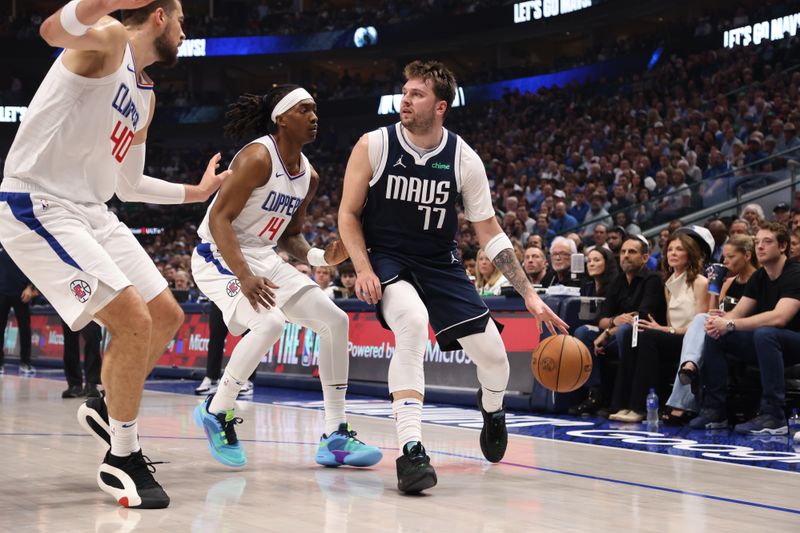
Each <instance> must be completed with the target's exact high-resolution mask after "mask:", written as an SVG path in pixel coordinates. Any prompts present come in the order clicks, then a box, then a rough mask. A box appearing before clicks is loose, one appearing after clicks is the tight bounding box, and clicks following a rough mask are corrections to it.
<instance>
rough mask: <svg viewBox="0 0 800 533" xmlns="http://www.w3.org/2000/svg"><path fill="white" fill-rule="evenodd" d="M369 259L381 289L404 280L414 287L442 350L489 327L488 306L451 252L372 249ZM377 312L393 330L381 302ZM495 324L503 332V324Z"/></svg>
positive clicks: (459, 346) (449, 348)
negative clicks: (426, 253) (434, 253)
mask: <svg viewBox="0 0 800 533" xmlns="http://www.w3.org/2000/svg"><path fill="white" fill-rule="evenodd" d="M369 260H370V263H371V264H372V269H373V271H374V272H375V275H376V276H378V279H379V280H380V282H381V289H382V290H385V289H386V287H388V286H389V285H391V284H392V283H396V282H398V281H401V280H403V281H407V282H409V283H411V285H413V286H414V288H415V289H416V290H417V293H418V294H419V296H420V298H421V299H422V303H423V304H424V305H425V307H426V308H427V310H428V316H429V318H430V323H431V327H432V328H433V331H434V333H435V334H436V340H437V341H438V342H439V347H440V348H441V349H442V350H445V351H447V350H459V349H461V345H460V344H459V343H458V339H460V338H461V337H466V336H468V335H474V334H476V333H483V332H484V331H485V330H486V324H487V323H488V321H489V319H490V318H491V315H490V313H489V308H488V307H486V304H485V303H484V302H483V299H481V297H480V296H479V295H478V291H477V290H476V289H475V285H473V284H472V282H471V281H470V280H469V278H468V277H467V273H466V271H465V270H464V265H463V264H461V262H460V261H458V260H457V259H456V258H455V256H454V254H453V253H451V252H450V251H447V252H445V253H443V254H441V255H438V256H435V257H410V256H401V255H396V254H393V253H387V252H383V251H371V252H370V253H369ZM377 315H378V320H379V321H380V323H381V325H382V326H383V327H384V328H385V329H391V328H390V327H389V326H388V325H387V324H386V321H385V319H384V317H383V310H382V308H381V303H380V302H378V306H377ZM495 323H496V324H497V328H498V330H501V331H502V329H503V326H502V324H500V323H498V322H497V321H495Z"/></svg>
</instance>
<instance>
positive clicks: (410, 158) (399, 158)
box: [361, 123, 461, 256]
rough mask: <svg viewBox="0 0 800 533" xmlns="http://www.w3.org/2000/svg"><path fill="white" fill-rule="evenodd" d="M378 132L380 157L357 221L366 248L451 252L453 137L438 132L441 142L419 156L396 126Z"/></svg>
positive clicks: (456, 184) (455, 190) (455, 178)
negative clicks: (381, 143) (360, 225)
mask: <svg viewBox="0 0 800 533" xmlns="http://www.w3.org/2000/svg"><path fill="white" fill-rule="evenodd" d="M380 132H381V135H382V136H383V146H382V149H383V150H384V151H385V154H384V153H382V154H381V161H382V163H381V166H380V167H379V168H376V169H375V175H374V176H373V178H372V180H371V181H370V188H369V192H368V193H367V203H366V205H365V206H364V210H363V212H362V220H361V222H362V225H363V228H364V239H365V241H366V245H367V248H368V249H369V250H376V251H390V252H394V253H397V254H403V255H411V256H430V255H432V254H441V253H442V252H447V251H449V250H453V249H455V245H456V243H455V235H456V231H457V230H458V216H457V212H456V199H457V196H458V195H459V192H460V183H461V181H460V176H459V175H458V172H459V171H460V169H459V165H460V161H459V148H460V146H459V145H460V143H461V141H460V139H459V137H458V135H456V134H454V133H452V132H449V131H448V130H446V129H443V132H444V133H443V137H442V142H441V144H440V145H439V146H438V147H437V148H435V149H434V150H432V151H430V152H427V153H424V154H419V153H417V152H416V151H415V149H414V147H413V146H411V144H410V143H409V142H408V141H407V140H406V139H405V137H404V136H403V133H402V128H401V126H400V124H399V123H398V124H394V125H392V126H388V127H385V128H381V130H380Z"/></svg>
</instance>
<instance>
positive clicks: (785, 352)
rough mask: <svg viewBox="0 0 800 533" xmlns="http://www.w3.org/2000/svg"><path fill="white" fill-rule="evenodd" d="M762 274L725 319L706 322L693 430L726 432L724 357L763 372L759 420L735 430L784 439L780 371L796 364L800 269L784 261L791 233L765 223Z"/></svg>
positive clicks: (759, 240) (759, 237) (759, 248)
mask: <svg viewBox="0 0 800 533" xmlns="http://www.w3.org/2000/svg"><path fill="white" fill-rule="evenodd" d="M755 245H756V257H757V258H758V261H759V263H761V265H762V266H761V268H760V269H758V270H757V271H756V272H755V274H753V275H752V277H751V278H750V280H749V281H748V282H747V286H746V287H745V291H744V296H742V298H741V299H740V300H739V303H738V304H737V305H736V307H735V308H734V309H733V311H731V312H729V313H725V314H724V315H722V316H712V317H709V318H708V320H706V324H705V330H706V340H705V346H704V347H703V367H702V369H701V372H702V377H703V383H704V385H705V395H704V397H703V404H702V408H701V409H700V414H699V415H698V416H697V417H696V418H694V419H693V420H692V421H691V422H689V426H690V427H692V428H694V429H716V428H722V427H727V425H728V417H727V412H726V400H727V384H728V362H727V359H726V356H730V357H732V358H736V359H741V360H745V361H750V362H756V363H757V364H758V367H759V370H760V372H761V405H760V412H759V414H758V415H757V416H756V417H755V418H753V419H751V420H749V421H747V422H744V423H742V424H738V425H737V426H736V427H735V428H734V429H735V431H736V432H737V433H741V434H745V435H785V434H786V433H787V426H786V416H785V413H784V405H785V385H784V372H783V369H784V366H785V365H787V364H797V363H800V314H798V311H800V265H798V264H796V263H791V262H789V260H788V259H787V257H786V251H787V249H788V247H789V232H788V230H787V229H786V226H784V225H783V224H778V223H765V224H763V225H762V226H761V229H759V231H758V233H757V234H756V240H755Z"/></svg>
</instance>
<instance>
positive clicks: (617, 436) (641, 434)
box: [26, 372, 800, 472]
mask: <svg viewBox="0 0 800 533" xmlns="http://www.w3.org/2000/svg"><path fill="white" fill-rule="evenodd" d="M42 377H44V378H49V379H59V380H63V377H61V375H53V376H49V375H44V372H42V373H41V374H39V375H38V377H37V378H26V379H38V378H42ZM196 386H197V382H196V381H190V380H151V381H148V382H147V384H146V385H145V387H146V388H147V389H148V390H156V391H163V392H170V393H177V394H185V395H190V396H194V388H195V387H196ZM195 397H196V398H198V401H199V398H200V397H198V396H195ZM240 401H241V400H240ZM246 401H253V402H257V403H266V404H276V405H284V406H290V407H297V408H304V409H316V410H321V409H322V395H321V393H319V392H317V391H307V390H299V389H280V388H272V387H261V386H256V388H255V389H254V395H253V398H252V400H246ZM347 412H348V413H350V414H358V415H363V416H372V417H376V418H384V419H388V418H389V417H390V416H391V404H390V402H389V401H388V400H378V399H376V398H374V397H369V396H362V395H355V394H348V395H347ZM423 422H425V423H431V424H436V425H443V426H449V427H457V428H462V429H472V430H475V431H478V430H479V429H480V428H481V427H482V425H483V417H482V416H481V414H480V412H479V411H478V409H477V408H473V409H470V408H465V407H462V406H453V405H445V404H428V405H425V407H424V411H423ZM507 423H508V425H509V428H508V430H509V433H510V434H514V435H520V436H525V437H531V438H537V439H547V440H554V441H569V442H573V443H579V444H582V445H592V446H606V447H612V448H622V449H628V450H632V451H639V452H648V453H659V454H666V455H672V456H682V457H687V458H693V459H701V460H708V461H716V462H724V463H729V464H730V463H733V464H738V465H743V466H750V467H757V468H767V469H772V470H782V471H785V472H800V444H794V445H793V444H792V443H791V441H790V439H789V438H788V437H787V436H783V437H750V436H742V435H737V434H735V433H733V431H731V430H714V431H693V430H689V429H688V428H675V427H664V426H662V427H659V428H658V429H657V430H654V431H648V430H647V427H646V425H644V424H620V423H616V422H609V421H607V420H605V419H601V418H577V417H570V416H566V415H552V414H548V415H537V414H533V413H528V412H508V414H507Z"/></svg>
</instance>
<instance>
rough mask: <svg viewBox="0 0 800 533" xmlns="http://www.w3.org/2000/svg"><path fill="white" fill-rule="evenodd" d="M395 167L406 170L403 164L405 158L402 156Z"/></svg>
mask: <svg viewBox="0 0 800 533" xmlns="http://www.w3.org/2000/svg"><path fill="white" fill-rule="evenodd" d="M394 166H396V167H403V168H406V166H405V165H404V164H403V156H402V155H401V156H400V158H399V159H398V160H397V163H395V164H394Z"/></svg>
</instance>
